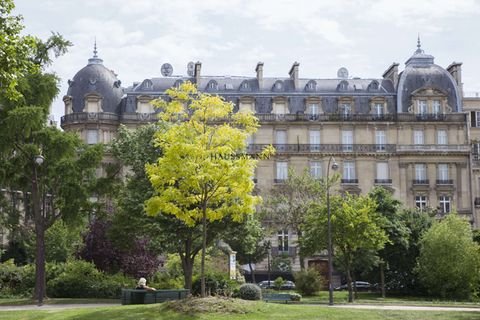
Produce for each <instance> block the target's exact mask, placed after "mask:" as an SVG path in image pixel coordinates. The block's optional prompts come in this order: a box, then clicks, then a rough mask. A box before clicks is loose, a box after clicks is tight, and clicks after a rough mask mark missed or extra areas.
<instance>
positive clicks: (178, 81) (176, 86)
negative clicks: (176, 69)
mask: <svg viewBox="0 0 480 320" xmlns="http://www.w3.org/2000/svg"><path fill="white" fill-rule="evenodd" d="M182 83H183V80H177V81H175V83H174V84H173V86H174V87H175V88H180V85H181V84H182Z"/></svg>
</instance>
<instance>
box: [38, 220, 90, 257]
mask: <svg viewBox="0 0 480 320" xmlns="http://www.w3.org/2000/svg"><path fill="white" fill-rule="evenodd" d="M81 242H82V238H81V229H80V228H79V227H75V226H68V225H67V224H66V223H65V222H63V221H62V220H57V221H56V222H54V223H53V225H52V226H51V227H50V228H49V229H48V230H47V232H46V234H45V249H46V253H45V260H46V261H47V262H66V261H67V260H68V259H70V258H72V257H73V255H74V254H75V253H76V251H77V250H78V247H79V246H80V245H81Z"/></svg>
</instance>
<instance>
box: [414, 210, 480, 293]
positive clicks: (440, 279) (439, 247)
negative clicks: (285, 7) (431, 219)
mask: <svg viewBox="0 0 480 320" xmlns="http://www.w3.org/2000/svg"><path fill="white" fill-rule="evenodd" d="M417 272H418V273H419V276H420V281H421V282H422V283H423V284H424V285H425V286H426V288H427V290H428V292H429V293H430V294H431V295H438V296H440V297H442V298H454V299H459V298H460V299H461V298H463V299H467V298H470V297H471V295H472V293H473V292H474V290H476V289H477V288H478V281H479V280H480V246H479V245H478V244H477V243H475V242H474V241H473V239H472V229H471V226H470V224H469V223H468V222H467V221H466V220H464V219H462V218H460V217H459V216H458V215H457V214H455V213H450V214H449V215H447V216H446V217H445V219H443V220H442V221H440V222H436V223H434V224H433V226H432V227H431V228H430V229H429V230H428V231H427V232H426V233H425V234H424V236H423V237H422V240H421V249H420V256H419V257H418V267H417Z"/></svg>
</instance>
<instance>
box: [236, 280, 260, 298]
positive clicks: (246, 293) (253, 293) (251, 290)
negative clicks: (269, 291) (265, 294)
mask: <svg viewBox="0 0 480 320" xmlns="http://www.w3.org/2000/svg"><path fill="white" fill-rule="evenodd" d="M238 295H239V298H240V299H243V300H261V299H262V289H261V288H260V287H259V286H257V285H256V284H254V283H244V284H242V285H241V286H240V288H239V291H238Z"/></svg>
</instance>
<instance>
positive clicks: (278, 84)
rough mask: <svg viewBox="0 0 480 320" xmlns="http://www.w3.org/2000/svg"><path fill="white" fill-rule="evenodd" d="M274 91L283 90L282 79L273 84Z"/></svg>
mask: <svg viewBox="0 0 480 320" xmlns="http://www.w3.org/2000/svg"><path fill="white" fill-rule="evenodd" d="M272 89H273V91H282V90H283V82H282V81H281V80H277V81H276V82H275V84H274V85H273V88H272Z"/></svg>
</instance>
